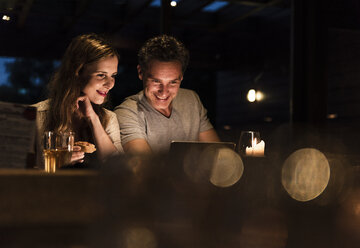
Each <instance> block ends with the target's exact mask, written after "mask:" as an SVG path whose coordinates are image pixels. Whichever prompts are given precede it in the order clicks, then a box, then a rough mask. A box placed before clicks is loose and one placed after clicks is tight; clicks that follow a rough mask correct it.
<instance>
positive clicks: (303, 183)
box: [281, 148, 330, 201]
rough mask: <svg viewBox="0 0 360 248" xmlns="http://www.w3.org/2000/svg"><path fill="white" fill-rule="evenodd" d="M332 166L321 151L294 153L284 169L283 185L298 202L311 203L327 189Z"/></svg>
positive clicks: (306, 149)
mask: <svg viewBox="0 0 360 248" xmlns="http://www.w3.org/2000/svg"><path fill="white" fill-rule="evenodd" d="M329 179H330V166H329V162H328V160H327V158H326V157H325V155H324V154H323V153H321V152H320V151H319V150H316V149H313V148H304V149H300V150H297V151H295V152H294V153H292V154H291V155H290V156H289V157H288V158H287V159H286V160H285V162H284V165H283V168H282V177H281V181H282V185H283V186H284V188H285V190H286V191H287V192H288V193H289V195H290V196H291V197H292V198H293V199H295V200H297V201H310V200H313V199H315V198H316V197H318V196H319V195H320V194H321V193H322V192H323V191H324V190H325V188H326V187H327V185H328V183H329Z"/></svg>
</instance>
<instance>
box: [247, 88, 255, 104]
mask: <svg viewBox="0 0 360 248" xmlns="http://www.w3.org/2000/svg"><path fill="white" fill-rule="evenodd" d="M247 99H248V101H249V102H255V100H256V91H255V90H254V89H251V90H249V92H248V94H247Z"/></svg>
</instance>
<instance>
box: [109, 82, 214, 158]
mask: <svg viewBox="0 0 360 248" xmlns="http://www.w3.org/2000/svg"><path fill="white" fill-rule="evenodd" d="M114 112H115V113H116V115H117V118H118V120H119V124H120V130H121V141H122V144H123V145H124V144H126V143H127V142H129V141H131V140H134V139H139V138H140V139H145V140H146V141H147V142H148V144H149V145H150V147H151V149H152V150H153V151H154V152H166V151H168V150H169V148H170V143H171V141H173V140H183V141H196V140H199V133H200V132H204V131H207V130H209V129H212V128H213V126H212V125H211V123H210V121H209V119H208V117H207V111H206V109H205V108H204V106H203V105H202V103H201V101H200V98H199V96H198V95H197V94H196V93H195V92H194V91H192V90H188V89H182V88H180V89H179V91H178V94H177V96H176V97H175V99H174V100H173V102H172V112H171V116H170V117H166V116H164V115H163V114H161V113H160V112H158V111H157V110H155V109H154V108H153V107H152V106H151V105H150V103H149V102H148V101H147V99H146V97H145V95H144V93H143V91H140V92H139V93H138V94H136V95H133V96H130V97H128V98H126V99H125V101H124V102H123V103H122V104H120V105H119V106H117V107H116V108H115V110H114Z"/></svg>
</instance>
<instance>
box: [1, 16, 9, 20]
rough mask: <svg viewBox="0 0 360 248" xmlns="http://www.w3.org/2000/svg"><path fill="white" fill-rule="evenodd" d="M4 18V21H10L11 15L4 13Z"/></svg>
mask: <svg viewBox="0 0 360 248" xmlns="http://www.w3.org/2000/svg"><path fill="white" fill-rule="evenodd" d="M2 19H3V20H4V21H10V16H8V15H3V17H2Z"/></svg>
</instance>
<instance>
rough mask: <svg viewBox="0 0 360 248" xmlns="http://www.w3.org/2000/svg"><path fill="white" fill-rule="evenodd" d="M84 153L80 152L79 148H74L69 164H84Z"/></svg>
mask: <svg viewBox="0 0 360 248" xmlns="http://www.w3.org/2000/svg"><path fill="white" fill-rule="evenodd" d="M84 157H85V153H84V152H82V151H81V147H80V146H74V147H73V151H72V153H71V159H70V164H72V165H73V164H76V163H82V162H84Z"/></svg>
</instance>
